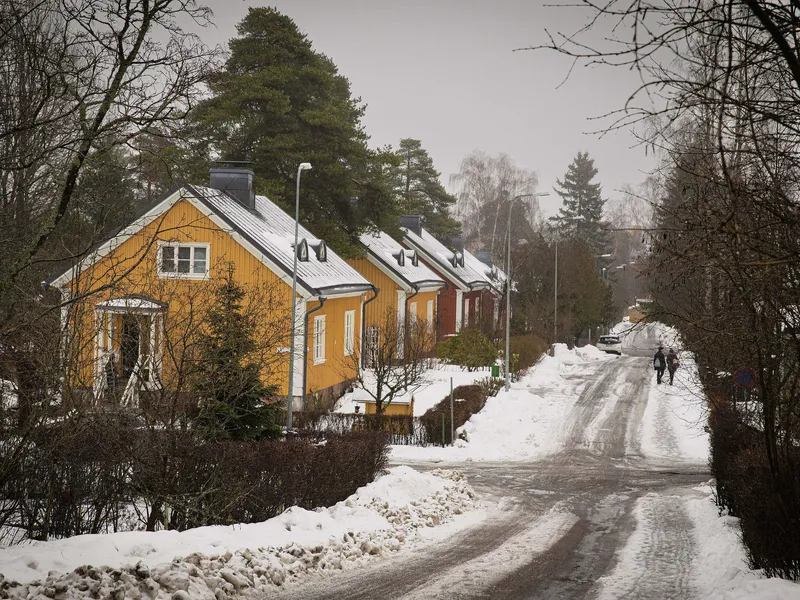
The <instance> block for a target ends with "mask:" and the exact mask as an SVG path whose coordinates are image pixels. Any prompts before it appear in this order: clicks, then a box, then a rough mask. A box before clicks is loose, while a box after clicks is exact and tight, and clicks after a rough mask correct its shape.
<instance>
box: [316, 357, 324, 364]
mask: <svg viewBox="0 0 800 600" xmlns="http://www.w3.org/2000/svg"><path fill="white" fill-rule="evenodd" d="M314 364H315V365H324V364H325V359H324V358H315V359H314Z"/></svg>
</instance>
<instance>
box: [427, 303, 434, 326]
mask: <svg viewBox="0 0 800 600" xmlns="http://www.w3.org/2000/svg"><path fill="white" fill-rule="evenodd" d="M428 331H433V300H428Z"/></svg>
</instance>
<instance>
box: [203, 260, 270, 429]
mask: <svg viewBox="0 0 800 600" xmlns="http://www.w3.org/2000/svg"><path fill="white" fill-rule="evenodd" d="M244 297H245V292H244V289H243V288H242V287H241V286H240V285H239V284H238V283H236V281H235V280H234V271H233V268H229V269H228V271H227V273H226V274H225V275H224V276H223V278H222V280H221V281H220V283H219V285H218V286H217V287H216V289H215V290H214V296H213V299H212V302H211V307H210V308H209V309H208V312H207V313H206V314H205V316H204V325H205V327H204V331H203V338H202V340H201V342H200V352H199V357H198V361H197V369H196V372H195V376H194V391H195V392H196V394H197V396H198V399H199V402H200V412H199V415H198V418H197V426H198V429H199V431H200V432H201V434H202V435H204V436H206V437H208V438H210V439H215V440H219V439H232V440H261V439H273V438H276V437H278V436H279V435H280V432H281V430H280V426H279V425H278V424H277V422H276V416H277V414H276V413H277V411H278V409H279V408H280V405H279V404H277V403H269V402H268V401H269V399H270V398H271V397H272V396H273V395H274V394H275V392H276V387H275V386H270V385H265V384H264V382H263V380H262V378H261V365H260V364H259V363H258V361H257V360H256V359H254V356H255V355H256V346H257V344H256V341H255V339H254V337H253V336H254V333H255V331H256V324H255V323H254V322H253V319H252V318H250V317H249V316H248V315H247V314H246V312H245V310H244V307H243V305H242V301H243V299H244Z"/></svg>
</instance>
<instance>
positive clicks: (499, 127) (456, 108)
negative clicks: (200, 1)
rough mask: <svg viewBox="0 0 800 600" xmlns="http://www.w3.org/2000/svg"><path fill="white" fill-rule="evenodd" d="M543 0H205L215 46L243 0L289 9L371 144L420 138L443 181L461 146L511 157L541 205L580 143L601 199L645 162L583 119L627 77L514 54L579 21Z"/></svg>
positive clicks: (231, 30)
mask: <svg viewBox="0 0 800 600" xmlns="http://www.w3.org/2000/svg"><path fill="white" fill-rule="evenodd" d="M546 1H547V0H528V1H526V0H493V1H489V0H486V1H477V0H427V1H425V0H347V1H345V0H341V1H335V0H272V2H263V1H261V2H259V1H258V0H206V2H205V4H207V5H208V6H210V7H211V8H212V10H213V11H214V13H215V17H214V20H215V22H216V26H217V27H216V29H211V30H206V31H204V32H203V33H202V35H203V37H204V38H205V41H206V42H207V43H209V44H216V43H220V44H223V45H224V44H225V43H226V42H227V40H228V39H230V38H231V37H233V36H234V35H235V34H236V30H235V26H236V23H238V22H239V21H240V20H241V19H242V18H243V17H244V15H245V14H246V13H247V8H248V7H250V6H265V5H271V6H275V7H276V8H277V9H278V10H280V11H281V12H283V13H284V14H287V15H288V16H290V17H291V18H292V19H293V20H294V21H295V23H297V25H298V26H299V28H300V29H301V31H303V32H305V33H306V34H307V35H308V37H309V39H310V40H311V41H312V43H313V45H314V48H315V49H316V50H317V51H320V52H323V53H325V54H327V55H328V56H330V57H331V58H332V59H333V61H334V62H335V63H336V65H337V66H338V67H339V70H340V72H341V73H342V74H343V75H345V76H346V77H347V78H348V79H349V80H350V82H351V87H352V91H353V93H354V94H355V95H357V96H361V98H362V100H363V101H364V102H366V103H367V105H368V107H367V113H366V117H365V119H364V124H365V127H366V129H367V132H368V133H369V135H370V136H371V143H372V145H373V146H379V145H380V146H382V145H386V144H392V145H395V146H396V145H397V143H398V141H399V140H400V139H401V138H404V137H410V138H417V139H419V140H421V141H422V144H423V147H425V148H426V149H427V150H428V152H429V153H430V154H431V156H432V157H433V160H434V164H435V166H436V168H437V169H438V170H439V171H441V173H442V181H443V183H445V184H446V185H447V183H448V180H449V177H450V175H451V174H452V173H455V172H457V171H458V167H459V163H460V162H461V160H462V159H463V158H464V157H465V156H466V155H467V154H469V153H470V152H471V151H473V150H475V149H478V150H482V151H484V152H486V153H489V154H497V153H500V152H504V153H507V154H509V155H510V156H511V157H512V158H513V159H514V161H515V162H516V163H517V165H518V166H520V167H524V168H527V169H530V170H533V171H536V172H537V173H538V176H539V182H540V186H539V190H540V191H549V192H550V193H551V197H550V198H541V199H540V203H541V205H542V208H543V209H544V210H545V211H546V212H548V213H553V212H555V210H556V209H557V206H558V205H559V204H560V200H559V199H558V197H557V196H556V195H555V194H554V193H553V190H552V187H553V185H554V184H555V181H556V178H560V177H562V176H563V175H564V172H565V171H566V169H567V166H568V165H569V163H570V162H571V161H572V159H573V157H574V156H575V154H576V153H577V152H578V151H579V150H586V151H588V152H589V154H590V155H591V156H592V157H593V158H594V159H595V166H596V167H597V169H598V171H599V174H598V180H599V181H600V183H602V185H603V191H604V195H605V196H606V197H614V196H616V195H617V193H616V192H615V191H614V190H615V189H618V188H619V187H620V186H621V185H623V184H624V183H630V184H633V185H635V184H637V183H639V182H640V181H642V180H643V179H644V177H645V172H646V171H647V170H649V169H651V168H652V166H653V163H652V159H651V158H650V157H645V154H644V149H643V148H642V147H635V148H632V146H634V145H635V139H634V137H633V136H632V135H631V134H630V133H629V132H619V133H613V134H608V135H607V136H605V137H604V138H602V139H601V138H598V136H596V135H586V133H585V132H589V131H593V130H596V129H598V128H599V124H598V123H597V122H596V121H595V122H592V121H589V120H587V119H589V118H591V117H596V116H598V115H600V114H602V113H604V112H607V111H610V110H614V109H617V108H620V107H621V106H622V105H623V103H624V101H625V99H626V98H627V96H628V94H630V92H631V91H632V90H633V89H634V88H635V86H636V84H637V78H636V75H635V74H634V73H632V72H630V71H627V70H625V69H611V68H583V67H581V68H577V67H576V69H575V70H574V71H573V72H572V74H571V76H570V78H569V79H568V80H567V82H566V83H564V84H563V85H561V86H560V87H558V86H559V84H560V83H561V82H562V81H563V80H564V78H565V77H566V75H567V73H568V71H569V67H570V64H571V61H570V60H569V59H568V58H566V57H563V56H559V55H557V54H555V53H552V52H548V51H543V50H542V51H528V52H512V50H513V49H514V48H519V47H527V46H531V45H535V44H539V43H543V42H544V41H545V34H544V29H545V28H547V29H548V30H551V31H563V32H572V31H573V30H574V29H576V28H577V27H579V26H580V25H581V24H582V23H583V22H584V20H585V18H586V13H585V12H582V11H580V10H577V9H568V8H552V7H546V6H543V5H544V4H545V2H546Z"/></svg>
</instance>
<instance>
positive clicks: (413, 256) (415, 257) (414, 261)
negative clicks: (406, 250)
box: [411, 250, 419, 267]
mask: <svg viewBox="0 0 800 600" xmlns="http://www.w3.org/2000/svg"><path fill="white" fill-rule="evenodd" d="M411 264H412V265H414V266H415V267H418V266H419V255H418V254H417V251H416V250H414V252H413V253H412V254H411Z"/></svg>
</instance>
